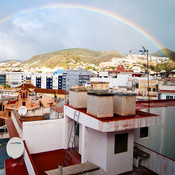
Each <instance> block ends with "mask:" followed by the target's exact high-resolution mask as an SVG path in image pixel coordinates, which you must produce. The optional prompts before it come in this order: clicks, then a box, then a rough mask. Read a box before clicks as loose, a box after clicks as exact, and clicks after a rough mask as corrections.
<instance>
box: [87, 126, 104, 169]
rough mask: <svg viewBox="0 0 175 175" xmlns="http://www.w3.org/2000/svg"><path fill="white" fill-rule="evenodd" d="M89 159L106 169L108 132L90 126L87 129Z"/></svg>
mask: <svg viewBox="0 0 175 175" xmlns="http://www.w3.org/2000/svg"><path fill="white" fill-rule="evenodd" d="M87 133H88V134H87V139H88V140H87V161H90V162H92V163H94V164H96V165H98V166H100V167H102V168H103V169H104V170H105V171H106V168H107V167H106V160H107V133H102V132H99V131H96V130H93V129H90V128H88V130H87Z"/></svg>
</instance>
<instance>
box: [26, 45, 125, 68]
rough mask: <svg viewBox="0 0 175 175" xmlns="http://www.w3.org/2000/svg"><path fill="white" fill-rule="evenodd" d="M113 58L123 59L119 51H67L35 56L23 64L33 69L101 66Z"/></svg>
mask: <svg viewBox="0 0 175 175" xmlns="http://www.w3.org/2000/svg"><path fill="white" fill-rule="evenodd" d="M113 57H119V58H121V57H123V56H122V55H121V54H120V53H118V52H117V51H115V50H113V51H104V52H101V51H93V50H89V49H80V48H78V49H66V50H60V51H56V52H51V53H46V54H41V55H35V56H33V57H32V58H31V59H29V60H27V61H25V62H23V64H28V65H29V66H32V67H49V68H53V67H56V66H57V67H66V66H67V64H69V63H77V62H84V63H85V62H86V63H88V64H95V65H99V64H100V63H101V62H106V61H109V60H110V59H111V58H113Z"/></svg>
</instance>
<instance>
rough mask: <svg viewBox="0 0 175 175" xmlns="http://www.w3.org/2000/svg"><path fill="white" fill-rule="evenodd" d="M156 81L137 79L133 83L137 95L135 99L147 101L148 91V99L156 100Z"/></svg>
mask: <svg viewBox="0 0 175 175" xmlns="http://www.w3.org/2000/svg"><path fill="white" fill-rule="evenodd" d="M158 84H159V82H158V80H154V79H151V80H149V88H148V80H147V79H139V80H138V81H137V82H136V83H135V92H136V93H137V99H147V98H148V91H149V99H158Z"/></svg>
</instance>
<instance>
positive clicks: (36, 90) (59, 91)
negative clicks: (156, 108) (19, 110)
mask: <svg viewBox="0 0 175 175" xmlns="http://www.w3.org/2000/svg"><path fill="white" fill-rule="evenodd" d="M34 92H36V93H45V94H65V95H67V94H68V92H66V91H64V90H62V89H40V88H35V90H34Z"/></svg>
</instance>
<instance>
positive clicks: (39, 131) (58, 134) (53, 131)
mask: <svg viewBox="0 0 175 175" xmlns="http://www.w3.org/2000/svg"><path fill="white" fill-rule="evenodd" d="M64 127H65V125H64V118H63V119H56V120H43V121H34V122H23V140H25V142H26V145H27V147H28V149H29V152H30V153H31V154H33V153H39V152H45V151H51V150H57V149H63V148H64V130H65V128H64Z"/></svg>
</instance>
